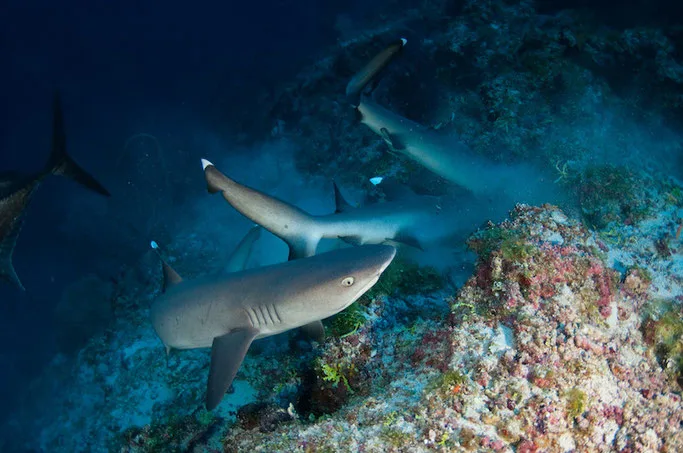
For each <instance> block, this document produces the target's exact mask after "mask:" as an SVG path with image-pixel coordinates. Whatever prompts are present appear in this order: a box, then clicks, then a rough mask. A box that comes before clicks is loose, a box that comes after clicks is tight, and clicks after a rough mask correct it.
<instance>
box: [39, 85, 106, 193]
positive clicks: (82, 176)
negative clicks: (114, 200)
mask: <svg viewBox="0 0 683 453" xmlns="http://www.w3.org/2000/svg"><path fill="white" fill-rule="evenodd" d="M52 110H53V119H52V153H51V154H50V159H49V160H48V162H47V165H46V166H45V174H49V173H52V174H54V175H60V176H65V177H67V178H69V179H71V180H73V181H76V182H77V183H79V184H81V185H82V186H84V187H86V188H88V189H90V190H92V191H93V192H97V193H99V194H100V195H104V196H105V197H108V196H110V195H111V194H110V193H109V191H108V190H107V189H105V188H104V186H103V185H102V184H100V183H99V181H97V180H96V179H95V178H94V177H93V176H92V175H91V174H90V173H88V172H87V171H85V170H84V169H83V168H81V166H80V165H78V164H77V163H76V162H75V161H74V160H73V159H72V158H71V156H69V155H68V154H67V152H66V133H65V131H64V115H63V114H62V103H61V100H60V98H59V94H58V93H55V97H54V102H53V105H52Z"/></svg>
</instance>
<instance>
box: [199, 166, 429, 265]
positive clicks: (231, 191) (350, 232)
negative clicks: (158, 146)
mask: <svg viewBox="0 0 683 453" xmlns="http://www.w3.org/2000/svg"><path fill="white" fill-rule="evenodd" d="M202 167H203V168H204V176H205V178H206V183H207V188H208V190H209V192H210V193H218V192H220V193H222V195H223V198H225V200H226V201H227V202H228V203H230V205H231V206H232V207H233V208H235V209H236V210H237V211H239V212H240V213H241V214H242V215H244V216H245V217H247V218H248V219H250V220H251V221H252V222H254V223H256V224H258V225H260V226H262V227H263V228H265V229H266V230H268V231H270V232H271V233H273V234H274V235H275V236H277V237H279V238H280V239H282V240H283V241H285V242H286V243H287V245H288V246H289V259H290V260H294V259H298V258H306V257H309V256H313V255H315V251H316V249H317V247H318V243H319V242H320V240H321V239H323V238H328V239H341V240H343V241H345V242H347V243H351V244H354V245H362V244H381V243H387V242H391V243H396V244H406V245H411V246H413V247H417V248H421V246H420V244H419V241H418V240H417V238H416V237H415V236H414V234H413V231H414V229H415V227H416V225H419V224H420V220H421V219H423V218H424V214H425V210H426V209H431V208H430V207H429V206H425V204H424V202H422V203H420V204H415V203H405V204H403V203H401V202H396V203H382V204H374V205H372V206H369V207H367V208H353V207H352V206H351V205H349V203H347V202H346V201H345V200H344V199H343V197H342V196H341V193H340V192H339V189H338V188H337V186H336V184H335V200H336V204H337V208H336V212H335V213H334V214H330V215H324V216H314V215H311V214H309V213H307V212H306V211H304V210H302V209H299V208H298V207H296V206H293V205H291V204H289V203H287V202H285V201H282V200H280V199H278V198H275V197H272V196H270V195H268V194H265V193H263V192H260V191H258V190H256V189H253V188H251V187H248V186H245V185H242V184H240V183H238V182H237V181H235V180H233V179H231V178H229V177H227V176H226V175H225V174H223V173H221V172H220V171H219V170H218V169H217V168H216V167H215V166H214V165H213V164H212V163H211V162H209V161H208V160H206V159H202ZM434 209H436V208H434Z"/></svg>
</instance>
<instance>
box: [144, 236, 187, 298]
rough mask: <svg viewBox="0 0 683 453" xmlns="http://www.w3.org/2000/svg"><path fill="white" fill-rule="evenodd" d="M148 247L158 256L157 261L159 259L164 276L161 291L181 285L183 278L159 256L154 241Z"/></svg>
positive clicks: (157, 246)
mask: <svg viewBox="0 0 683 453" xmlns="http://www.w3.org/2000/svg"><path fill="white" fill-rule="evenodd" d="M149 245H150V247H152V249H153V250H154V251H155V252H156V254H157V255H158V256H159V259H161V269H162V271H163V274H164V284H163V288H162V289H163V291H164V292H165V291H166V290H167V289H168V288H170V287H171V286H173V285H177V284H178V283H182V281H183V278H182V277H181V276H180V274H178V273H177V272H176V271H175V269H173V268H172V267H171V265H170V264H168V263H167V262H166V260H165V259H164V257H163V256H161V252H160V249H159V244H157V242H156V241H151V242H150V243H149Z"/></svg>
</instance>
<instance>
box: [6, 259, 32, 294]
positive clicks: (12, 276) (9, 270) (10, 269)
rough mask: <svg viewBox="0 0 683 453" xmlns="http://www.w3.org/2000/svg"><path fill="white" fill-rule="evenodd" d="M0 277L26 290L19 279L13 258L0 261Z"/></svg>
mask: <svg viewBox="0 0 683 453" xmlns="http://www.w3.org/2000/svg"><path fill="white" fill-rule="evenodd" d="M0 279H1V280H5V281H7V282H9V283H12V284H13V285H15V286H16V287H17V288H19V289H20V290H22V291H26V288H24V285H23V284H22V283H21V280H19V276H18V275H17V272H16V271H15V270H14V265H12V259H11V258H10V259H6V260H2V261H0Z"/></svg>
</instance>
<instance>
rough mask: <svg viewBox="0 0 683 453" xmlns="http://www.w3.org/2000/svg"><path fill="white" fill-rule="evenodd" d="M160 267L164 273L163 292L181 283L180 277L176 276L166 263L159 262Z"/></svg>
mask: <svg viewBox="0 0 683 453" xmlns="http://www.w3.org/2000/svg"><path fill="white" fill-rule="evenodd" d="M161 267H162V269H163V271H164V292H165V291H167V290H168V288H170V287H172V286H175V285H177V284H178V283H181V282H182V281H183V278H182V277H181V276H180V274H178V273H177V272H176V271H175V269H173V268H172V267H171V265H170V264H168V263H167V262H166V260H164V259H162V260H161Z"/></svg>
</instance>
